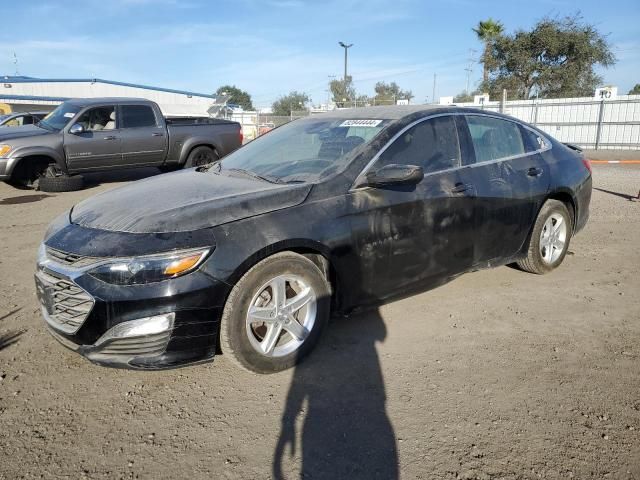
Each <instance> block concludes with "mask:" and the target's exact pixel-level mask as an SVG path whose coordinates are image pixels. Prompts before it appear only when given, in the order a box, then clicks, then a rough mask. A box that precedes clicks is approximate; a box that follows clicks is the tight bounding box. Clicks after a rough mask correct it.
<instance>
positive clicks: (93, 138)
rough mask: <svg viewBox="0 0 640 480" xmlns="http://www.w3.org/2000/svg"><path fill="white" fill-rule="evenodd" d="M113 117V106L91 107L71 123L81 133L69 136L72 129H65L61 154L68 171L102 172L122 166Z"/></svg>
mask: <svg viewBox="0 0 640 480" xmlns="http://www.w3.org/2000/svg"><path fill="white" fill-rule="evenodd" d="M115 115H116V109H115V106H114V105H102V106H98V107H91V108H89V109H87V110H85V111H84V112H83V113H81V114H80V116H79V117H78V119H77V120H76V121H75V122H74V124H80V125H82V126H83V127H84V132H82V133H80V134H77V135H72V134H71V133H69V128H70V127H71V125H68V126H67V127H66V128H65V133H64V150H65V154H66V157H67V165H68V166H69V170H71V171H72V172H80V171H86V170H102V169H109V168H112V167H117V166H119V165H120V164H121V163H122V162H121V160H122V156H121V154H120V135H119V131H118V129H117V128H116V122H115Z"/></svg>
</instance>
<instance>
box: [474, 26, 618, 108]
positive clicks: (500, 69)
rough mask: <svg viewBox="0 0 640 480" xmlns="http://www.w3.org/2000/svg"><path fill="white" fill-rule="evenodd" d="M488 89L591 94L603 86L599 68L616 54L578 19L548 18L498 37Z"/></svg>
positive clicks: (514, 93)
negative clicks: (530, 26) (596, 71)
mask: <svg viewBox="0 0 640 480" xmlns="http://www.w3.org/2000/svg"><path fill="white" fill-rule="evenodd" d="M491 57H492V62H493V63H492V68H491V72H490V75H489V80H488V81H487V82H486V84H483V88H484V87H488V90H489V92H490V94H491V95H492V96H494V97H499V96H500V95H501V92H502V89H503V88H506V89H507V90H508V92H509V97H510V98H524V99H527V98H530V97H531V96H533V94H534V93H535V94H537V95H538V96H539V97H542V98H561V97H580V96H591V95H592V94H593V91H594V89H595V88H596V87H597V86H598V85H599V84H600V83H602V78H601V77H600V76H599V75H597V74H596V73H595V67H596V66H598V65H599V66H601V67H605V68H606V67H609V66H611V65H613V64H614V63H615V56H614V54H613V52H612V51H611V47H610V46H609V43H608V42H607V39H606V37H605V36H604V35H602V34H601V33H600V32H598V30H597V29H596V28H595V26H593V25H590V24H587V23H584V22H583V21H582V18H581V17H580V16H579V15H574V16H570V17H565V18H562V19H555V18H553V19H551V18H544V19H542V20H540V21H539V22H538V23H537V24H536V25H535V26H534V28H533V29H532V30H531V31H524V30H518V31H516V32H515V33H514V34H513V35H500V36H499V37H497V38H496V39H494V41H493V42H492V44H491Z"/></svg>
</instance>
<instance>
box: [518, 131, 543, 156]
mask: <svg viewBox="0 0 640 480" xmlns="http://www.w3.org/2000/svg"><path fill="white" fill-rule="evenodd" d="M520 128H521V130H522V136H523V138H524V148H525V149H526V150H527V153H529V152H536V151H538V150H542V149H543V148H545V147H546V143H545V140H544V137H543V136H542V135H540V134H539V133H537V132H534V131H533V130H529V129H528V128H524V127H520Z"/></svg>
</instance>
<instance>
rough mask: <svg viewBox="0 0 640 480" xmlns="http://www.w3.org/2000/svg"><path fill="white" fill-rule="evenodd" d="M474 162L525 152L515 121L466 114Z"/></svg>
mask: <svg viewBox="0 0 640 480" xmlns="http://www.w3.org/2000/svg"><path fill="white" fill-rule="evenodd" d="M466 119H467V125H468V126H469V133H470V134H471V140H472V142H473V148H474V150H475V152H476V162H488V161H491V160H499V159H501V158H507V157H512V156H515V155H522V154H523V153H525V148H524V142H523V141H522V134H521V133H520V127H519V126H518V124H517V123H516V122H510V121H509V120H503V119H501V118H495V117H485V116H480V115H467V116H466Z"/></svg>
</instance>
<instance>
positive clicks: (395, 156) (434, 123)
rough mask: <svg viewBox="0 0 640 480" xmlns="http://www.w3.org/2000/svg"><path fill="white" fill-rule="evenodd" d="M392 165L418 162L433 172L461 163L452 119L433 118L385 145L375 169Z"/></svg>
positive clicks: (427, 171)
mask: <svg viewBox="0 0 640 480" xmlns="http://www.w3.org/2000/svg"><path fill="white" fill-rule="evenodd" d="M391 164H404V165H418V166H420V167H422V169H423V170H424V173H433V172H438V171H440V170H446V169H448V168H454V167H457V166H459V165H460V147H459V145H458V134H457V131H456V124H455V120H454V119H453V117H451V116H443V117H435V118H431V119H429V120H425V121H424V122H420V123H418V124H417V125H415V126H413V127H411V128H410V129H409V130H407V131H406V132H404V133H403V134H402V135H401V136H400V137H399V138H397V139H396V140H395V141H394V142H393V143H392V144H391V145H390V146H389V148H387V149H386V150H385V151H384V152H383V153H382V154H381V155H380V158H379V159H378V162H376V168H381V167H384V166H385V165H391Z"/></svg>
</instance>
